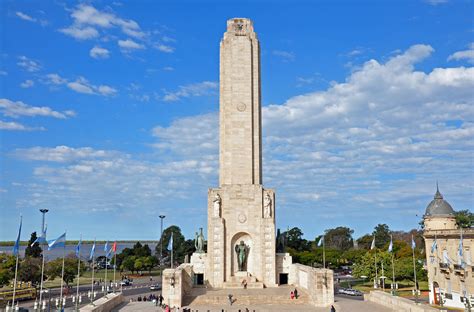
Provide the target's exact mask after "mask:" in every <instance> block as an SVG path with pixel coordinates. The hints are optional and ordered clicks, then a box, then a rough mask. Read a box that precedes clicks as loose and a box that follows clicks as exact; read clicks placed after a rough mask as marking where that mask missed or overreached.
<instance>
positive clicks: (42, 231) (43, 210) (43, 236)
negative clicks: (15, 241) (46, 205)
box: [39, 209, 49, 309]
mask: <svg viewBox="0 0 474 312" xmlns="http://www.w3.org/2000/svg"><path fill="white" fill-rule="evenodd" d="M48 211H49V210H48V209H40V212H41V213H42V214H43V221H42V223H41V238H42V240H41V247H43V250H42V259H41V284H40V297H39V307H40V308H39V309H41V300H42V299H43V275H44V253H45V252H46V250H45V248H44V243H46V241H45V240H46V233H45V232H44V220H45V218H46V213H47V212H48Z"/></svg>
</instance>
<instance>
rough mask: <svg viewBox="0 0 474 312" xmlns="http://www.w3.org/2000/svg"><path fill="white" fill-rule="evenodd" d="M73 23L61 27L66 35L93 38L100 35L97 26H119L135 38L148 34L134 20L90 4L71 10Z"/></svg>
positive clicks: (104, 27) (105, 27)
mask: <svg viewBox="0 0 474 312" xmlns="http://www.w3.org/2000/svg"><path fill="white" fill-rule="evenodd" d="M71 17H72V19H73V24H72V25H71V26H69V27H67V28H63V29H60V31H61V32H63V33H64V34H66V35H69V36H72V37H74V38H76V39H92V38H96V37H98V36H99V32H98V31H97V28H101V29H104V30H105V29H112V28H119V29H120V30H121V31H122V32H123V33H124V34H126V35H127V36H130V37H134V38H139V39H141V38H143V37H145V36H146V34H145V33H144V32H143V31H142V30H141V29H140V25H139V24H138V23H137V22H135V21H133V20H126V19H122V18H120V17H118V16H117V15H115V14H114V13H111V12H104V11H99V10H97V9H96V8H95V7H93V6H92V5H89V4H78V5H77V6H76V7H75V8H74V9H73V10H72V12H71Z"/></svg>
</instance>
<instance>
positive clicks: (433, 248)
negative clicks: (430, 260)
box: [431, 238, 438, 254]
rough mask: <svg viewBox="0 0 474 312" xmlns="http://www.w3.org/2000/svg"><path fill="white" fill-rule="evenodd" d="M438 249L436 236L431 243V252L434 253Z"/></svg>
mask: <svg viewBox="0 0 474 312" xmlns="http://www.w3.org/2000/svg"><path fill="white" fill-rule="evenodd" d="M436 249H438V243H437V242H436V238H435V239H434V241H433V245H431V253H432V254H433V253H434V252H435V250H436Z"/></svg>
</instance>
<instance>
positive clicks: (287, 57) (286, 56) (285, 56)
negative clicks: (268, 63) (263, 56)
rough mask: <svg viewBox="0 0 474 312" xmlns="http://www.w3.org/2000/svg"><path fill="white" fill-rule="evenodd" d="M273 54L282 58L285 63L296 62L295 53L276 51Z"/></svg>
mask: <svg viewBox="0 0 474 312" xmlns="http://www.w3.org/2000/svg"><path fill="white" fill-rule="evenodd" d="M272 54H273V55H275V56H278V57H280V58H281V59H282V60H283V61H285V62H291V61H294V60H295V53H294V52H289V51H281V50H274V51H272Z"/></svg>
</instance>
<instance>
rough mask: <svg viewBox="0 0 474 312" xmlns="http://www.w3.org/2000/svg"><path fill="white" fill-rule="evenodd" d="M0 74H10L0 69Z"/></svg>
mask: <svg viewBox="0 0 474 312" xmlns="http://www.w3.org/2000/svg"><path fill="white" fill-rule="evenodd" d="M0 76H8V72H6V71H4V70H0Z"/></svg>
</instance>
